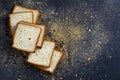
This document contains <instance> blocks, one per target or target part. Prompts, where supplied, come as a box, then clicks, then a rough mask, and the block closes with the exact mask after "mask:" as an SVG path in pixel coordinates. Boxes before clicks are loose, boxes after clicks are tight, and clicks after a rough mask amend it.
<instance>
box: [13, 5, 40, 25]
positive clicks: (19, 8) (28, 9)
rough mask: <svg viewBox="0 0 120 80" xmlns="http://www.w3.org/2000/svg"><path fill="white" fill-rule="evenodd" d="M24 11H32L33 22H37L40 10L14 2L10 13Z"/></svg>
mask: <svg viewBox="0 0 120 80" xmlns="http://www.w3.org/2000/svg"><path fill="white" fill-rule="evenodd" d="M25 11H32V12H33V23H37V22H38V16H39V15H40V12H39V11H38V10H35V9H30V8H26V7H23V6H20V5H17V4H15V6H14V8H13V11H12V13H16V12H25Z"/></svg>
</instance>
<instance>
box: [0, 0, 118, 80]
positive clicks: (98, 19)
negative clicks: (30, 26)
mask: <svg viewBox="0 0 120 80" xmlns="http://www.w3.org/2000/svg"><path fill="white" fill-rule="evenodd" d="M15 3H17V4H19V5H22V6H25V7H30V8H34V9H38V10H39V11H41V14H45V15H46V17H45V18H44V19H40V17H39V23H44V24H46V25H47V33H46V37H47V38H50V39H51V40H54V38H53V37H51V36H53V33H52V32H50V29H51V28H52V27H51V25H50V23H51V24H53V23H56V22H57V21H60V22H61V23H60V25H62V26H64V27H69V26H71V25H74V26H79V25H80V26H82V27H81V28H85V29H86V28H87V27H88V28H90V29H91V30H92V31H91V33H86V34H85V38H84V39H83V40H82V41H81V42H80V43H79V45H77V46H76V47H73V48H77V47H81V49H80V51H81V52H80V51H79V50H78V51H77V52H78V53H79V52H80V53H81V54H80V55H78V56H75V57H74V58H73V57H72V55H71V51H72V50H71V49H72V48H71V46H72V44H73V43H74V41H72V40H73V38H71V39H70V42H71V43H70V44H69V45H68V46H67V49H68V51H67V52H68V53H69V54H68V62H69V63H68V65H69V67H68V68H70V70H69V69H67V70H66V68H62V67H61V66H62V65H63V64H62V62H61V63H60V64H61V65H60V66H59V67H58V68H57V70H56V71H55V73H54V74H53V75H49V74H44V73H42V72H40V71H39V70H38V69H36V68H34V67H33V66H32V65H29V64H28V63H27V62H26V61H25V59H26V55H23V54H22V52H21V51H18V50H16V49H13V48H11V45H12V40H11V37H10V33H9V32H10V31H9V21H8V20H9V18H8V14H9V13H11V12H12V9H13V7H14V4H15ZM85 12H88V13H85ZM96 15H97V16H96ZM66 16H67V18H69V19H70V24H69V22H66V21H67V20H66ZM62 20H63V21H62ZM96 23H99V24H100V25H102V29H101V28H98V29H97V31H96V30H95V29H96V27H95V26H94V25H95V24H96ZM93 26H94V27H93ZM73 30H74V29H73ZM66 31H67V29H66ZM86 31H87V29H86ZM94 31H95V32H96V33H97V32H98V33H97V34H94V35H95V36H93V38H92V39H94V40H95V41H96V42H97V40H98V37H100V36H98V34H99V33H101V32H104V33H105V36H106V37H105V38H100V39H101V40H102V42H103V43H104V42H107V43H105V44H103V45H102V46H101V45H100V47H99V48H97V49H95V50H96V51H94V52H95V54H91V55H92V56H94V57H95V58H93V60H92V61H90V62H89V61H86V56H87V55H89V52H90V51H89V49H92V48H94V45H93V46H91V45H92V43H91V40H92V39H91V35H92V32H94ZM100 31H101V32H100ZM63 34H64V33H63ZM68 34H69V33H68ZM68 37H70V36H68ZM107 40H108V41H107ZM55 41H56V42H57V45H58V46H57V49H59V47H61V46H63V44H64V41H63V42H62V41H59V40H55ZM83 41H86V42H88V43H87V44H85V46H84V45H82V43H83ZM119 41H120V0H0V80H51V77H54V78H55V79H57V80H59V79H60V78H63V80H120V58H119V57H120V42H119ZM72 42H73V43H72ZM83 47H84V48H83ZM87 47H90V48H88V49H87ZM84 49H85V50H84ZM99 49H100V51H97V50H99ZM87 50H88V51H87ZM92 50H94V49H92ZM85 52H88V54H86V56H85V55H84V56H83V57H82V56H81V55H82V53H85ZM94 52H93V53H94ZM63 53H64V51H63ZM96 55H97V57H96ZM82 58H83V59H82ZM72 59H73V62H74V64H73V66H75V67H72V61H71V60H72ZM77 60H78V61H77ZM79 60H80V61H79ZM78 63H80V64H78ZM63 70H64V71H63ZM41 73H42V74H41ZM58 73H59V74H58Z"/></svg>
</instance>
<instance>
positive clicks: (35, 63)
mask: <svg viewBox="0 0 120 80" xmlns="http://www.w3.org/2000/svg"><path fill="white" fill-rule="evenodd" d="M48 42H51V41H48ZM53 43H54V45H55V46H56V43H55V42H53ZM55 46H54V47H53V51H52V53H51V54H52V55H51V57H50V62H49V64H48V65H41V64H36V63H33V62H30V61H28V60H27V62H29V63H30V64H33V65H36V66H42V67H50V64H51V60H52V56H53V52H54V49H55ZM28 58H29V56H28Z"/></svg>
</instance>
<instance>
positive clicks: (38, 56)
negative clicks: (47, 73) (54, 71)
mask: <svg viewBox="0 0 120 80" xmlns="http://www.w3.org/2000/svg"><path fill="white" fill-rule="evenodd" d="M54 48H55V42H51V41H44V42H43V45H42V48H41V49H39V48H38V49H36V51H35V53H30V54H29V55H28V60H27V61H28V62H29V63H31V64H34V65H39V66H44V67H49V66H50V62H51V59H52V55H53V51H54Z"/></svg>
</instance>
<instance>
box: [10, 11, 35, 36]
mask: <svg viewBox="0 0 120 80" xmlns="http://www.w3.org/2000/svg"><path fill="white" fill-rule="evenodd" d="M9 18H10V19H9V20H10V21H9V23H10V29H11V33H12V35H14V33H15V30H16V27H17V23H18V22H20V21H26V22H30V23H32V22H33V14H32V12H25V13H23V12H20V13H14V14H10V15H9Z"/></svg>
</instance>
